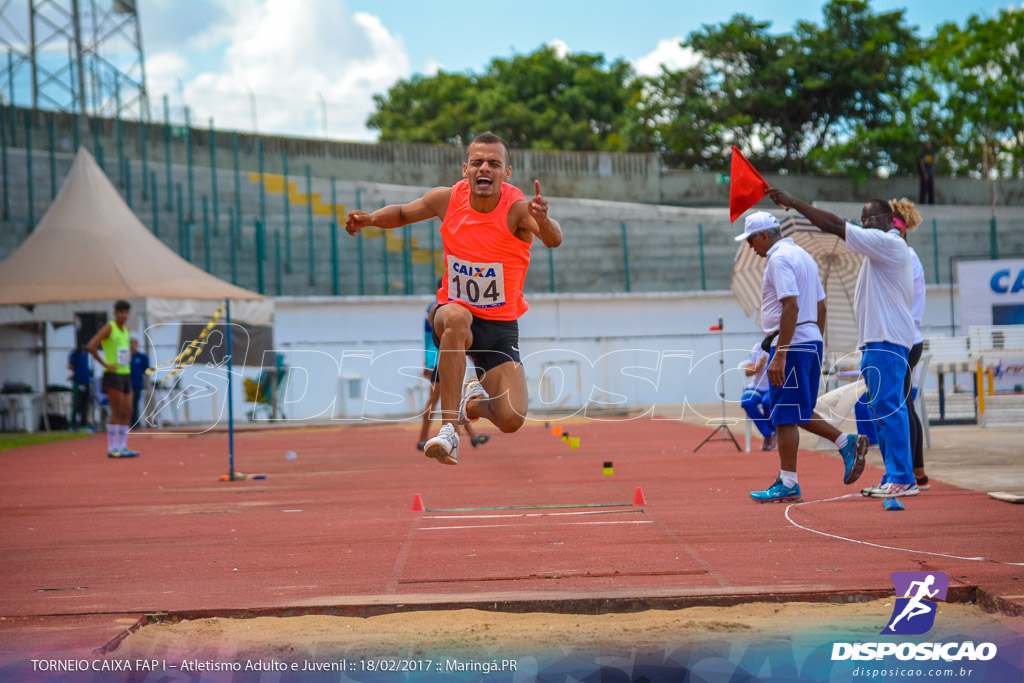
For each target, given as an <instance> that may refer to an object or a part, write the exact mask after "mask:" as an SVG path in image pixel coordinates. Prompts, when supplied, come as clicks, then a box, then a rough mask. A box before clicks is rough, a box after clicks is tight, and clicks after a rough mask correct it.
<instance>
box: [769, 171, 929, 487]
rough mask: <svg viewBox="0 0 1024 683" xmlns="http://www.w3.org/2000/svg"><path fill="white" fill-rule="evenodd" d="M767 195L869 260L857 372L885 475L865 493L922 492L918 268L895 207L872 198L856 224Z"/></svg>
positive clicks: (858, 294) (858, 299) (776, 192)
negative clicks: (915, 451)
mask: <svg viewBox="0 0 1024 683" xmlns="http://www.w3.org/2000/svg"><path fill="white" fill-rule="evenodd" d="M768 196H769V197H771V198H772V201H774V202H775V203H776V204H778V205H779V206H781V207H783V208H785V209H790V208H792V209H795V210H797V211H799V212H800V213H802V214H803V215H804V216H806V217H807V220H809V221H810V222H811V223H813V224H814V225H815V226H816V227H817V228H818V229H819V230H822V231H824V232H827V233H829V234H832V235H835V236H837V237H839V238H840V239H843V240H845V241H846V246H847V248H848V249H850V251H855V252H857V253H858V254H863V255H864V257H865V258H864V261H863V262H862V263H861V267H860V274H859V275H858V276H857V289H856V290H855V292H854V296H853V312H854V315H855V316H856V318H857V334H858V338H859V339H858V345H859V347H860V349H861V351H862V354H861V362H860V373H861V376H862V377H863V378H864V382H865V384H867V386H868V399H869V403H868V407H869V408H870V409H871V412H873V413H874V415H875V418H876V419H877V420H878V445H879V447H880V448H881V451H882V459H883V460H884V461H885V476H884V477H883V478H882V481H881V483H879V484H877V485H875V486H869V487H868V488H866V489H863V490H861V493H862V494H863V495H865V496H869V497H872V498H896V497H902V496H916V495H917V494H918V493H919V492H920V489H919V488H918V486H917V480H916V479H915V477H914V470H913V464H912V463H913V459H912V457H911V454H910V426H909V424H910V423H909V421H908V418H907V403H906V396H905V395H904V393H903V381H904V378H905V377H906V374H907V367H908V365H909V364H908V357H909V354H910V348H911V347H912V346H913V345H914V329H915V328H914V318H913V314H912V312H911V307H912V304H913V297H914V270H913V262H912V260H911V257H910V249H909V247H907V243H906V242H905V241H904V240H903V238H902V237H900V232H899V230H898V229H896V228H895V227H894V226H893V212H892V207H891V206H889V202H887V201H885V200H884V199H869V200H868V201H867V203H866V204H864V207H863V208H862V209H861V218H860V222H861V225H854V224H853V223H847V222H846V221H844V220H843V219H842V218H840V217H839V216H837V215H835V214H834V213H831V212H829V211H825V210H824V209H817V208H815V207H813V206H811V205H810V204H808V203H807V202H805V201H802V200H800V199H797V198H796V197H793V196H791V195H789V194H788V193H786V192H783V191H782V190H780V189H778V188H774V187H773V188H771V189H769V190H768ZM861 226H863V227H861Z"/></svg>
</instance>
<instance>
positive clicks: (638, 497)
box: [633, 486, 647, 505]
mask: <svg viewBox="0 0 1024 683" xmlns="http://www.w3.org/2000/svg"><path fill="white" fill-rule="evenodd" d="M633 505H647V500H646V499H645V498H644V492H643V490H642V489H641V488H640V487H639V486H637V487H636V493H634V494H633Z"/></svg>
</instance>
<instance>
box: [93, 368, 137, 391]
mask: <svg viewBox="0 0 1024 683" xmlns="http://www.w3.org/2000/svg"><path fill="white" fill-rule="evenodd" d="M111 389H113V390H114V391H120V392H121V393H122V394H130V393H132V376H131V375H119V374H117V373H116V372H104V373H103V379H102V380H101V381H100V390H101V391H102V392H103V393H104V394H105V393H107V392H108V391H110V390H111Z"/></svg>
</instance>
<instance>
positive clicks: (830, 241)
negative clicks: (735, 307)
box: [729, 216, 864, 354]
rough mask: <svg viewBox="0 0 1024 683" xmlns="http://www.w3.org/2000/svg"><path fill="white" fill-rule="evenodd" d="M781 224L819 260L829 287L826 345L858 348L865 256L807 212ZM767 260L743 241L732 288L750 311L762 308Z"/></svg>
mask: <svg viewBox="0 0 1024 683" xmlns="http://www.w3.org/2000/svg"><path fill="white" fill-rule="evenodd" d="M781 227H782V236H783V237H792V238H793V241H794V242H796V243H797V244H798V245H800V246H801V247H803V248H804V249H806V250H807V252H808V253H809V254H810V255H811V256H813V257H814V260H815V261H817V263H818V276H819V277H820V278H821V284H822V286H823V287H824V289H825V296H826V300H825V303H826V305H827V307H828V315H827V318H826V321H825V348H826V349H827V350H828V351H829V352H831V353H833V354H843V353H850V352H853V351H855V350H856V348H857V321H856V319H855V318H854V315H853V294H854V290H855V289H856V286H857V274H858V273H859V272H860V266H861V261H862V260H863V258H864V257H863V256H861V255H860V254H857V253H854V252H852V251H850V250H849V249H847V248H846V242H845V241H844V240H841V239H839V238H838V237H836V236H835V235H831V234H829V233H827V232H822V231H821V230H819V229H818V228H816V227H814V225H812V224H811V222H810V221H809V220H807V219H806V218H804V217H803V216H796V217H794V216H789V217H787V218H786V219H785V220H784V221H783V222H782V224H781ZM766 261H767V259H763V258H761V257H760V256H758V255H757V254H756V253H754V250H753V249H751V248H750V247H748V246H747V245H746V244H745V243H742V242H741V243H740V246H739V249H738V250H737V252H736V260H735V262H734V263H733V268H732V284H731V285H730V286H729V289H731V290H732V293H733V294H734V295H735V296H736V299H737V301H739V303H740V306H742V307H743V310H744V312H746V314H747V315H751V314H753V313H754V311H758V312H760V309H761V282H762V280H763V279H764V268H765V263H766ZM759 317H760V313H759Z"/></svg>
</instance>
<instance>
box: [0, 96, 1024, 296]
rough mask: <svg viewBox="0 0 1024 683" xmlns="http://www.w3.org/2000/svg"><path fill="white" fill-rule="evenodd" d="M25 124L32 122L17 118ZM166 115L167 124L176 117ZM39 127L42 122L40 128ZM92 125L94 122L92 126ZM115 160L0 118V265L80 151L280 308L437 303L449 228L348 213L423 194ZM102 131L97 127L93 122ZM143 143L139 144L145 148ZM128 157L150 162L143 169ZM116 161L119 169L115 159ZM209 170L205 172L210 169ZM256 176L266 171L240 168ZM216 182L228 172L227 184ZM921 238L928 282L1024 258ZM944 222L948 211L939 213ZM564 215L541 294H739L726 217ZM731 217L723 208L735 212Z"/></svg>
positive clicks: (68, 135)
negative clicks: (392, 300)
mask: <svg viewBox="0 0 1024 683" xmlns="http://www.w3.org/2000/svg"><path fill="white" fill-rule="evenodd" d="M19 113H20V114H21V116H20V120H18V119H19V117H18V116H17V115H16V114H19ZM165 115H166V114H165ZM40 122H44V123H45V125H43V126H42V127H41V126H40V125H39V124H40ZM83 123H84V121H83ZM114 123H115V127H116V129H117V135H116V141H117V145H116V150H114V154H109V153H108V151H107V150H105V149H104V148H103V146H102V144H101V143H100V139H101V138H100V136H99V132H98V130H97V128H96V126H94V125H93V127H92V130H91V131H89V133H90V134H89V135H84V134H83V135H78V133H79V132H80V131H79V127H78V125H77V124H78V122H77V121H76V122H75V123H74V124H73V125H72V126H70V130H69V129H68V128H67V127H65V128H64V129H63V130H61V132H60V133H59V134H58V132H57V131H56V129H55V126H54V117H53V116H48V117H44V118H37V117H36V116H34V115H33V113H32V112H29V111H26V110H15V109H14V108H13V107H9V106H7V107H3V108H0V164H2V168H0V172H2V181H0V185H2V194H3V196H2V219H3V220H2V234H0V255H6V254H8V253H10V252H11V251H12V250H13V249H14V248H15V247H16V246H17V244H18V243H20V241H21V240H22V239H24V237H25V236H26V235H27V234H28V232H30V231H31V229H32V228H33V227H34V226H35V224H36V222H37V221H38V219H39V218H40V217H41V216H42V213H43V212H44V211H45V209H46V207H47V206H48V204H49V203H50V201H51V200H52V199H53V198H54V197H55V196H56V193H57V191H58V189H59V183H60V182H61V181H62V179H63V177H64V176H65V175H66V173H67V170H68V168H69V166H70V162H71V159H72V153H73V151H74V150H75V149H76V148H77V146H78V145H79V144H85V145H86V146H87V147H88V146H91V147H92V150H93V154H94V156H95V157H96V159H97V161H98V162H99V163H100V165H101V166H103V167H104V168H105V171H106V172H107V174H108V176H109V177H110V178H111V180H112V181H113V182H114V184H115V185H116V186H117V188H118V189H119V191H120V192H121V194H122V196H123V197H124V198H125V201H126V202H127V203H128V204H129V206H131V207H132V208H133V209H134V210H135V212H136V214H137V215H138V216H139V218H140V219H141V220H142V221H143V222H144V223H146V224H147V225H148V227H149V228H150V229H151V230H152V231H153V233H154V234H155V235H156V236H157V237H159V238H160V239H161V240H162V241H163V242H164V243H166V244H167V245H168V246H169V247H171V248H172V249H174V250H175V251H177V252H178V253H179V254H180V255H181V256H182V257H183V258H186V259H188V260H189V261H191V262H193V263H194V264H195V265H197V266H199V267H201V268H204V269H205V270H207V271H209V272H211V273H213V274H214V275H217V276H218V277H221V278H224V279H226V280H229V281H231V282H234V283H236V284H239V285H241V286H244V287H247V288H250V289H254V290H256V291H259V292H261V293H264V294H271V295H407V294H426V293H429V292H432V291H433V290H434V286H435V282H436V279H437V277H438V274H439V273H440V272H441V266H442V263H441V261H442V258H441V243H440V236H439V233H438V227H439V223H438V221H436V220H434V221H424V222H422V223H417V224H414V225H410V226H405V227H404V228H401V229H398V230H392V231H382V230H378V229H368V230H366V231H364V232H363V233H362V234H361V235H359V236H357V237H351V236H349V235H348V234H346V233H345V231H344V226H343V225H341V223H342V222H343V220H344V212H345V211H347V210H350V209H353V208H358V209H364V210H373V209H376V208H378V207H380V206H382V205H384V204H388V203H401V202H405V201H408V200H409V199H411V198H412V197H413V196H414V195H410V194H408V193H406V194H402V193H401V192H398V191H396V193H395V196H393V197H388V196H382V194H381V192H382V191H381V190H379V189H378V190H376V191H374V192H372V193H371V192H369V191H366V190H363V189H361V188H360V187H359V186H358V185H356V184H354V183H351V182H348V183H345V184H344V186H343V187H342V186H339V183H338V182H337V181H336V180H335V179H333V178H329V177H327V178H325V177H316V178H314V177H313V175H312V171H311V168H310V166H309V165H308V164H307V165H303V166H302V167H299V168H296V167H295V164H294V162H292V163H290V162H289V157H288V153H287V152H286V151H277V152H275V153H273V154H270V153H267V151H266V150H265V149H264V145H263V140H262V139H259V138H255V137H253V136H245V140H244V142H243V140H242V138H240V136H239V135H238V134H218V133H216V132H215V131H214V130H213V128H212V126H211V128H210V129H209V130H204V131H202V136H198V135H197V136H196V138H197V140H199V139H201V141H202V143H203V144H199V143H198V141H197V140H193V134H194V132H195V131H194V129H193V128H192V126H191V124H190V125H187V126H184V127H175V126H171V125H170V124H169V121H168V122H167V125H163V126H149V127H148V129H149V130H148V131H147V126H146V125H145V124H144V123H139V122H132V124H131V125H132V126H133V127H134V129H133V130H132V131H131V133H130V136H131V138H132V140H133V142H132V144H125V139H126V137H125V135H124V134H123V130H122V129H123V127H124V126H123V124H122V122H120V121H117V120H115V122H114ZM90 125H92V123H90ZM154 133H156V134H157V135H158V136H162V137H163V143H164V146H165V152H166V153H165V155H164V158H163V159H162V160H160V162H156V161H154V160H153V159H152V158H150V157H148V156H147V155H146V153H145V151H146V150H147V149H148V148H149V147H150V145H148V144H147V142H146V141H147V136H150V135H152V134H154ZM135 136H138V138H139V139H135ZM172 136H184V138H185V141H186V150H187V154H186V155H185V158H184V159H183V160H181V161H184V164H181V163H177V164H172V163H171V161H172V154H171V144H170V139H171V137H172ZM129 150H135V151H139V150H141V151H142V154H140V155H138V156H131V155H130V152H129ZM108 157H109V158H108ZM200 160H202V162H201V163H200ZM245 167H248V168H256V169H258V170H257V171H255V172H251V171H243V170H242V168H245ZM213 169H216V170H215V171H214V170H213ZM920 208H921V209H922V213H924V214H925V222H924V224H923V225H921V226H920V227H919V228H918V229H917V230H916V231H915V232H914V233H912V235H911V238H910V243H911V244H912V245H913V246H914V247H915V248H916V249H917V251H918V254H919V256H920V258H921V261H922V263H923V265H924V267H925V272H926V277H927V279H928V281H929V282H930V283H934V284H940V283H947V282H950V280H951V274H950V269H951V265H950V264H951V262H952V259H954V258H956V257H959V256H975V255H978V254H979V253H987V254H988V255H989V256H990V257H994V258H998V256H999V254H1000V253H1004V254H1006V253H1021V252H1022V251H1024V217H1022V218H1021V219H1003V220H997V219H996V218H994V217H989V216H987V215H986V210H985V209H983V208H979V209H978V211H977V217H972V218H957V219H947V218H943V217H942V216H929V215H928V210H929V209H932V208H933V207H920ZM934 208H935V209H936V210H941V208H940V207H934ZM593 213H594V212H593V211H591V212H590V213H586V212H583V213H581V214H580V215H579V216H573V215H572V213H571V212H570V213H569V215H562V214H559V215H558V218H559V220H560V221H561V222H562V223H563V227H564V229H565V241H564V242H563V245H562V246H561V247H560V248H559V249H557V250H549V249H546V248H545V247H543V245H541V244H540V243H539V241H538V242H537V243H536V245H535V247H534V248H533V250H532V252H533V254H532V264H531V269H530V271H529V274H528V277H527V281H526V288H527V291H530V292H617V291H622V292H649V291H693V290H717V289H725V288H727V287H728V286H729V281H730V277H731V268H732V261H733V258H734V256H735V254H736V249H737V245H736V243H735V242H734V241H733V240H732V236H733V234H734V233H735V232H737V231H738V228H736V227H735V226H730V225H729V223H728V221H727V220H726V219H725V218H722V219H720V220H719V219H716V220H708V221H704V222H701V221H688V220H676V221H669V220H667V219H660V220H650V221H643V220H628V221H623V220H615V219H613V218H608V219H604V218H598V219H595V218H594V217H593ZM723 215H724V209H723Z"/></svg>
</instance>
